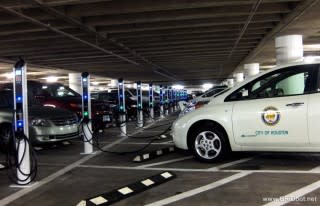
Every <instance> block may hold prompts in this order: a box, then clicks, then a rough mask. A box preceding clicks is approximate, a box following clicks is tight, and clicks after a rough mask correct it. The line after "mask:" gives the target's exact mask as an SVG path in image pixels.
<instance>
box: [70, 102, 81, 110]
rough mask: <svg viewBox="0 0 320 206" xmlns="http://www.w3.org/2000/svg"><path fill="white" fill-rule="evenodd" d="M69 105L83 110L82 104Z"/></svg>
mask: <svg viewBox="0 0 320 206" xmlns="http://www.w3.org/2000/svg"><path fill="white" fill-rule="evenodd" d="M69 105H70V107H71V108H76V109H81V108H82V105H81V104H75V103H70V104H69Z"/></svg>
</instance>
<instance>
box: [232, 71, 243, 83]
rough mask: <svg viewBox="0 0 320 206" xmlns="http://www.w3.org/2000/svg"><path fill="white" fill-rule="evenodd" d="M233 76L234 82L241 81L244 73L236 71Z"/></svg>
mask: <svg viewBox="0 0 320 206" xmlns="http://www.w3.org/2000/svg"><path fill="white" fill-rule="evenodd" d="M234 78H235V81H236V83H240V82H243V80H244V74H243V73H236V74H234Z"/></svg>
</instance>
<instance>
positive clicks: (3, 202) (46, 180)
mask: <svg viewBox="0 0 320 206" xmlns="http://www.w3.org/2000/svg"><path fill="white" fill-rule="evenodd" d="M155 123H156V122H153V123H151V124H150V125H148V126H149V127H150V126H152V125H154V124H155ZM142 131H143V129H141V130H137V131H136V132H133V133H132V134H130V135H136V134H138V133H140V132H142ZM126 139H128V137H122V138H121V139H118V140H117V141H114V142H113V143H111V144H108V145H106V146H104V147H103V148H102V149H104V150H106V149H109V148H111V147H113V146H115V145H117V144H119V143H121V142H122V141H124V140H126ZM101 153H102V152H101V151H98V152H96V153H94V154H92V155H88V156H85V157H83V158H81V159H79V160H77V161H76V162H74V163H72V164H70V165H69V166H66V167H64V168H62V169H61V170H58V171H57V172H55V173H53V174H51V175H49V176H48V177H45V178H44V179H42V180H41V181H39V182H38V183H37V184H35V185H34V186H33V187H29V188H25V189H21V190H19V191H18V192H15V193H13V194H11V195H9V196H7V197H5V198H3V199H1V200H0V205H1V206H5V205H8V204H9V203H11V202H13V201H15V200H17V199H19V198H21V197H22V196H24V195H26V194H28V193H30V192H32V191H34V190H36V189H38V188H39V187H41V186H43V185H45V184H47V183H49V182H51V181H53V180H55V179H56V178H58V177H60V176H62V175H64V174H65V173H67V172H69V171H71V170H73V169H74V168H76V167H79V166H80V165H81V164H83V163H85V162H86V161H88V160H90V159H92V158H93V157H96V156H97V155H99V154H101Z"/></svg>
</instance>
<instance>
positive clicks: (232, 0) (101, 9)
mask: <svg viewBox="0 0 320 206" xmlns="http://www.w3.org/2000/svg"><path fill="white" fill-rule="evenodd" d="M295 1H299V0H290V1H288V0H264V1H263V3H277V2H295ZM253 3H255V0H241V1H238V0H228V1H225V0H215V1H212V0H197V1H182V0H161V1H150V0H135V1H132V0H123V1H111V2H100V3H92V4H86V5H75V6H72V7H70V8H68V9H67V14H68V15H71V16H78V15H81V16H97V15H102V14H125V13H137V12H153V11H170V10H179V9H193V8H205V7H222V6H228V5H229V6H231V5H233V6H235V5H252V4H253Z"/></svg>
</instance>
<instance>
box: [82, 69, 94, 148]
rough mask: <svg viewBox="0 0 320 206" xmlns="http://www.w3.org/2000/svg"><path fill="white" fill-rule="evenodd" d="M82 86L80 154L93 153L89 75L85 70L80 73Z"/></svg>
mask: <svg viewBox="0 0 320 206" xmlns="http://www.w3.org/2000/svg"><path fill="white" fill-rule="evenodd" d="M81 88H82V124H83V127H82V129H83V131H82V132H83V133H84V134H83V138H84V139H83V142H84V152H83V153H81V154H92V153H93V141H92V121H91V119H92V114H91V97H90V75H89V73H87V72H84V73H82V74H81Z"/></svg>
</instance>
